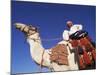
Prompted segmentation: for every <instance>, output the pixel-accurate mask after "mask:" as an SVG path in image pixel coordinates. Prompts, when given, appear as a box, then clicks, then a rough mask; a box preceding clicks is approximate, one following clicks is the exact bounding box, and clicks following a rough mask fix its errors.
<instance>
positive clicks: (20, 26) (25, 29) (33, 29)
mask: <svg viewBox="0 0 100 75" xmlns="http://www.w3.org/2000/svg"><path fill="white" fill-rule="evenodd" d="M14 25H15V27H16V29H19V30H20V31H22V32H24V33H26V34H33V33H36V32H38V29H37V27H34V26H32V25H26V24H23V23H15V24H14Z"/></svg>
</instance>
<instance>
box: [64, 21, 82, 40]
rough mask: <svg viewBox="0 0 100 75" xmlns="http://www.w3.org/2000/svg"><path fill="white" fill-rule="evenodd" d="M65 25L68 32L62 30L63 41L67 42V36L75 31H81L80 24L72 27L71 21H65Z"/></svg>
mask: <svg viewBox="0 0 100 75" xmlns="http://www.w3.org/2000/svg"><path fill="white" fill-rule="evenodd" d="M66 25H67V27H68V28H69V29H70V30H69V31H68V30H64V32H63V39H64V40H65V41H66V40H69V36H70V35H72V34H74V33H75V32H77V31H80V30H82V29H83V27H82V25H81V24H74V25H73V22H72V21H67V22H66Z"/></svg>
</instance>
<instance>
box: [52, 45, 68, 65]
mask: <svg viewBox="0 0 100 75" xmlns="http://www.w3.org/2000/svg"><path fill="white" fill-rule="evenodd" d="M50 60H51V62H56V63H58V64H59V65H68V50H67V47H66V45H65V44H57V45H56V46H55V47H53V48H52V49H51V55H50Z"/></svg>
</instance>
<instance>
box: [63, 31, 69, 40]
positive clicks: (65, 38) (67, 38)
mask: <svg viewBox="0 0 100 75" xmlns="http://www.w3.org/2000/svg"><path fill="white" fill-rule="evenodd" d="M63 40H66V41H67V40H69V31H67V30H64V32H63Z"/></svg>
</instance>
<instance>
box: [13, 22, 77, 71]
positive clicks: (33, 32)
mask: <svg viewBox="0 0 100 75" xmlns="http://www.w3.org/2000/svg"><path fill="white" fill-rule="evenodd" d="M15 26H16V28H17V29H19V30H20V31H21V32H23V33H25V35H26V37H27V43H28V44H29V46H30V55H31V57H32V60H34V61H35V62H36V63H37V64H39V65H41V66H45V67H47V68H49V69H50V71H70V70H79V68H78V63H75V61H74V60H75V58H74V54H75V53H71V52H70V49H69V47H67V46H66V48H67V49H68V53H69V55H68V61H69V65H59V64H57V63H55V62H52V63H51V60H50V54H51V49H52V48H50V49H45V48H44V47H43V46H42V42H41V38H40V36H39V32H38V30H37V28H36V27H33V26H29V25H26V24H22V23H15ZM57 44H69V46H70V48H71V49H73V47H72V46H71V44H70V42H68V41H64V40H62V41H60V42H58V43H57Z"/></svg>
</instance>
